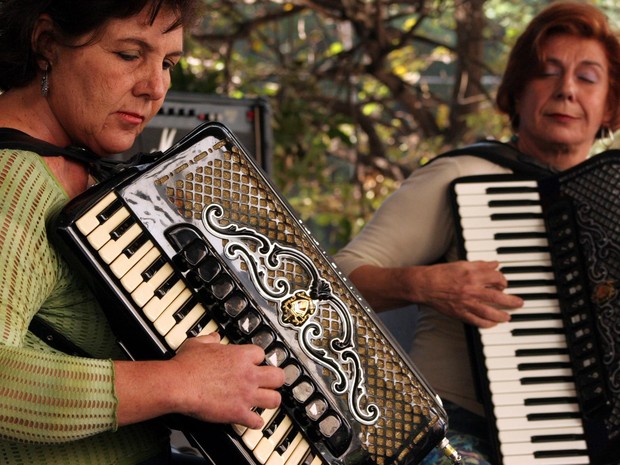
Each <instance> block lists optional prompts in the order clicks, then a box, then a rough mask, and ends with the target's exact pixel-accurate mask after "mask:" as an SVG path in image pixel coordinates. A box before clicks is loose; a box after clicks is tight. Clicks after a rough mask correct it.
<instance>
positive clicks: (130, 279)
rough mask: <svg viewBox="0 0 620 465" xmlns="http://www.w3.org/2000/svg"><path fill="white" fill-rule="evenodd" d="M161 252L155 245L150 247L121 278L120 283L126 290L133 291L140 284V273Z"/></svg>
mask: <svg viewBox="0 0 620 465" xmlns="http://www.w3.org/2000/svg"><path fill="white" fill-rule="evenodd" d="M160 256H161V254H160V253H159V250H158V249H156V248H155V247H153V248H151V249H150V250H149V251H148V252H147V253H146V254H145V255H144V256H143V257H142V258H141V259H140V260H138V262H137V263H136V264H135V265H134V266H133V267H132V268H131V269H130V270H129V271H128V272H127V273H126V274H125V275H124V276H123V277H122V278H121V284H122V285H123V287H124V288H125V290H126V291H127V292H133V291H134V290H135V289H136V288H137V287H138V286H139V285H140V284H142V273H143V272H144V271H145V270H146V269H148V267H149V266H151V264H152V263H153V262H154V261H155V260H157V259H158V258H159V257H160Z"/></svg>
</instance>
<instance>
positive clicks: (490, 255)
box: [467, 250, 551, 264]
mask: <svg viewBox="0 0 620 465" xmlns="http://www.w3.org/2000/svg"><path fill="white" fill-rule="evenodd" d="M548 257H549V254H548V253H546V252H536V251H531V252H523V253H498V252H497V251H496V250H484V251H474V252H467V260H469V261H476V260H484V261H487V262H492V261H499V262H501V263H502V264H508V263H510V264H515V263H524V264H525V263H527V264H530V263H532V262H534V261H543V260H544V259H546V258H548ZM548 263H549V264H551V262H550V261H549V262H548Z"/></svg>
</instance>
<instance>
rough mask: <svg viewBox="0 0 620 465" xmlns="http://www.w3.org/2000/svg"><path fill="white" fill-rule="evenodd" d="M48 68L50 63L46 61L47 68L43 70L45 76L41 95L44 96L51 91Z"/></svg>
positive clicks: (42, 81)
mask: <svg viewBox="0 0 620 465" xmlns="http://www.w3.org/2000/svg"><path fill="white" fill-rule="evenodd" d="M48 70H49V63H46V64H45V69H44V70H43V76H42V77H41V95H42V96H43V97H47V94H48V92H49V91H50V84H49V78H48Z"/></svg>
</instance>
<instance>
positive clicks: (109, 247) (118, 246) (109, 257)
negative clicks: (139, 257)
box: [99, 223, 142, 264]
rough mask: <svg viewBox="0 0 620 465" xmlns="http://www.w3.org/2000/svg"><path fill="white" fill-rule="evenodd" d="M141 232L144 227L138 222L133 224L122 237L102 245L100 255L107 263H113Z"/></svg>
mask: <svg viewBox="0 0 620 465" xmlns="http://www.w3.org/2000/svg"><path fill="white" fill-rule="evenodd" d="M141 232H142V228H141V227H140V225H138V224H137V223H136V224H134V225H132V226H131V227H130V228H129V229H128V230H127V231H125V233H124V234H123V235H122V236H121V237H119V238H118V239H116V240H111V241H108V242H107V244H105V245H104V246H103V247H101V249H99V256H100V257H101V259H102V260H103V261H104V262H105V263H107V264H110V263H112V262H113V261H114V260H115V259H116V257H118V256H119V255H120V254H121V253H122V252H123V250H124V249H125V248H127V246H128V245H129V244H131V241H133V240H134V239H135V238H136V237H138V236H139V235H140V233H141Z"/></svg>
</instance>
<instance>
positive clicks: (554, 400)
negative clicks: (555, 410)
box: [523, 396, 578, 405]
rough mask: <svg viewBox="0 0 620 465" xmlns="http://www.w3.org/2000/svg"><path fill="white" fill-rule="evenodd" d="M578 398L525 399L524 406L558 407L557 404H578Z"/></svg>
mask: <svg viewBox="0 0 620 465" xmlns="http://www.w3.org/2000/svg"><path fill="white" fill-rule="evenodd" d="M577 402H578V400H577V398H576V397H570V396H566V397H534V398H526V399H523V405H556V404H576V403H577Z"/></svg>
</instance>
